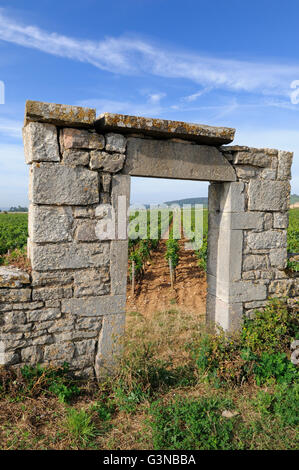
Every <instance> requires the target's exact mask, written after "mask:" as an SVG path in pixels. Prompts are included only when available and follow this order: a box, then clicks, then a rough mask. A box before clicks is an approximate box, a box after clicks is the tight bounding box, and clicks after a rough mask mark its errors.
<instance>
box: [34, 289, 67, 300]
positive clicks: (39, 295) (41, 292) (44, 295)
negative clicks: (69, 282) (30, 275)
mask: <svg viewBox="0 0 299 470" xmlns="http://www.w3.org/2000/svg"><path fill="white" fill-rule="evenodd" d="M72 295H73V291H72V288H71V287H40V288H39V289H35V288H34V289H33V291H32V300H36V301H38V300H43V301H45V300H57V299H62V298H70V297H72Z"/></svg>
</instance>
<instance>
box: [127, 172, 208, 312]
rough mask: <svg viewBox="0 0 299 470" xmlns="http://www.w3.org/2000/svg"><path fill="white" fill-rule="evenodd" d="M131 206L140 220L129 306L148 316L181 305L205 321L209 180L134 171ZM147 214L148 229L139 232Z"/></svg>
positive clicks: (131, 256) (131, 261)
mask: <svg viewBox="0 0 299 470" xmlns="http://www.w3.org/2000/svg"><path fill="white" fill-rule="evenodd" d="M196 195H198V197H195V196H196ZM200 195H201V196H200ZM186 196H189V197H186ZM130 207H131V214H132V215H131V217H133V216H135V220H134V221H133V227H132V230H131V232H130V230H129V253H128V258H129V260H128V276H127V302H126V312H127V313H130V312H132V313H134V312H138V313H140V314H142V315H144V316H145V317H146V316H150V315H153V314H154V313H155V312H157V311H167V310H175V309H176V310H178V311H185V312H188V313H190V314H195V315H197V316H198V318H199V319H201V320H202V321H204V319H205V310H206V266H207V233H208V183H207V182H200V181H186V180H177V179H175V180H170V179H157V178H140V177H132V178H131V205H130ZM140 211H143V213H142V216H141V217H139V219H138V220H137V219H136V216H137V217H138V215H139V214H140ZM151 211H152V214H151ZM145 212H146V213H147V214H146V216H145V214H144V213H145ZM145 217H146V218H147V221H146V223H147V230H146V231H145V230H141V233H140V237H138V238H135V237H136V235H137V234H136V235H134V233H133V232H134V231H135V227H136V226H137V228H138V229H140V225H141V224H142V223H144V222H143V221H144V220H145ZM155 223H156V224H157V227H153V225H154V224H155ZM158 226H159V233H158V237H157V238H156V237H154V234H155V233H157V229H158ZM195 230H196V234H195ZM130 233H131V234H132V237H133V239H130ZM151 234H152V235H153V237H154V239H153V238H151ZM195 235H196V236H195ZM192 237H193V238H192ZM169 238H173V239H174V241H170V242H169ZM190 239H193V241H194V243H193V245H194V246H192V245H191V243H190ZM195 240H196V243H195Z"/></svg>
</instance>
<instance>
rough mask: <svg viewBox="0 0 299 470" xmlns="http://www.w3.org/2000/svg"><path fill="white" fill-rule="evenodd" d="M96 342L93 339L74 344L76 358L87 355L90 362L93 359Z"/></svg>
mask: <svg viewBox="0 0 299 470" xmlns="http://www.w3.org/2000/svg"><path fill="white" fill-rule="evenodd" d="M96 344H97V341H96V340H95V339H86V340H84V341H78V342H76V344H75V347H76V349H75V353H76V356H79V357H82V356H85V355H87V356H88V357H89V358H90V359H92V361H93V360H94V358H95V347H96Z"/></svg>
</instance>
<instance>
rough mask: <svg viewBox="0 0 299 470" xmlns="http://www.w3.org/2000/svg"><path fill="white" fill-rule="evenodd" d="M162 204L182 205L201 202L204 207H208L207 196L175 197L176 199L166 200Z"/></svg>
mask: <svg viewBox="0 0 299 470" xmlns="http://www.w3.org/2000/svg"><path fill="white" fill-rule="evenodd" d="M164 204H167V205H170V204H178V205H179V206H181V207H182V206H183V204H202V205H203V206H204V207H208V198H207V197H191V198H187V199H177V200H176V201H166V202H164Z"/></svg>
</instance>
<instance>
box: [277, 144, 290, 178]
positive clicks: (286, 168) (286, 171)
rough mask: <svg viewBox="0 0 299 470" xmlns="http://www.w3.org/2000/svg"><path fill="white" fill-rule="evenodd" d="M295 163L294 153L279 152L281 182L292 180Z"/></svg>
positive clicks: (278, 174)
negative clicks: (293, 162)
mask: <svg viewBox="0 0 299 470" xmlns="http://www.w3.org/2000/svg"><path fill="white" fill-rule="evenodd" d="M292 161H293V153H292V152H285V151H282V150H281V151H279V152H278V169H277V179H279V180H290V179H291V177H292V174H291V167H292Z"/></svg>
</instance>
